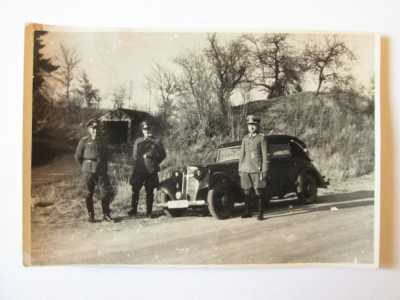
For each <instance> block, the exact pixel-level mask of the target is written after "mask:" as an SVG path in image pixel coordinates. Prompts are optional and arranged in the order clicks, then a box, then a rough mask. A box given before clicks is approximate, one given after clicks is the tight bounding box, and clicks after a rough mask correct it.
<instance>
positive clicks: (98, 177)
mask: <svg viewBox="0 0 400 300" xmlns="http://www.w3.org/2000/svg"><path fill="white" fill-rule="evenodd" d="M96 184H97V186H98V187H99V190H100V195H101V199H102V200H103V199H107V200H109V201H111V200H112V196H113V194H114V191H113V188H112V186H111V184H110V178H109V177H108V174H107V173H101V174H97V173H87V172H84V173H83V177H82V189H83V194H84V197H85V198H92V197H93V194H94V189H95V187H96Z"/></svg>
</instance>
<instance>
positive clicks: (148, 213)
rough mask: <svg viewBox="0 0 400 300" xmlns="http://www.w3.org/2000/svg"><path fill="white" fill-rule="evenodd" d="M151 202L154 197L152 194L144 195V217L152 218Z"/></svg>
mask: <svg viewBox="0 0 400 300" xmlns="http://www.w3.org/2000/svg"><path fill="white" fill-rule="evenodd" d="M153 201H154V195H153V194H147V195H146V216H147V217H149V218H152V217H153V216H152V214H151V213H152V212H153Z"/></svg>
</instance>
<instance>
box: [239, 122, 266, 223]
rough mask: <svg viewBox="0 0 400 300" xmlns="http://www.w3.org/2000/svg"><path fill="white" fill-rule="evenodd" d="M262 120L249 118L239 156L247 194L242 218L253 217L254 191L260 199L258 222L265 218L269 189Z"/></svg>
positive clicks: (243, 185) (244, 189) (242, 179)
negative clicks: (252, 192)
mask: <svg viewBox="0 0 400 300" xmlns="http://www.w3.org/2000/svg"><path fill="white" fill-rule="evenodd" d="M259 128H260V118H258V117H256V116H254V115H249V116H247V129H248V131H249V133H248V134H246V135H245V136H244V137H243V140H242V146H241V148H240V156H239V173H240V183H241V186H242V189H243V191H244V194H245V209H246V211H245V213H244V214H243V215H242V218H249V217H251V212H250V191H251V188H253V189H254V191H255V193H256V195H257V198H258V217H257V219H258V220H262V219H263V218H264V199H263V198H264V197H263V196H264V193H265V189H266V187H267V173H268V152H267V149H268V146H267V139H266V138H265V136H264V135H263V134H261V133H259Z"/></svg>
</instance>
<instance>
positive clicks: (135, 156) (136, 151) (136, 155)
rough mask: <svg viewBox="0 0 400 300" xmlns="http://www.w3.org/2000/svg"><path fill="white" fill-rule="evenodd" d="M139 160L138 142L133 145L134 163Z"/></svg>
mask: <svg viewBox="0 0 400 300" xmlns="http://www.w3.org/2000/svg"><path fill="white" fill-rule="evenodd" d="M137 158H138V140H136V141H135V144H134V145H133V162H134V163H135V162H136V160H137Z"/></svg>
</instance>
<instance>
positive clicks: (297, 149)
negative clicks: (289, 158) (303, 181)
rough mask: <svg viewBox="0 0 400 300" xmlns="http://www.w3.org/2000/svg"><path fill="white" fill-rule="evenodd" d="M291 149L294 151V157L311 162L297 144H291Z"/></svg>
mask: <svg viewBox="0 0 400 300" xmlns="http://www.w3.org/2000/svg"><path fill="white" fill-rule="evenodd" d="M290 148H291V150H292V154H293V157H295V158H300V159H304V160H307V161H309V160H310V158H309V157H308V155H307V154H306V153H304V150H303V149H302V148H301V147H300V146H299V145H297V144H296V143H290Z"/></svg>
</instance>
